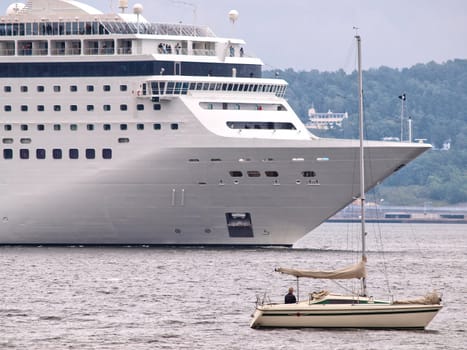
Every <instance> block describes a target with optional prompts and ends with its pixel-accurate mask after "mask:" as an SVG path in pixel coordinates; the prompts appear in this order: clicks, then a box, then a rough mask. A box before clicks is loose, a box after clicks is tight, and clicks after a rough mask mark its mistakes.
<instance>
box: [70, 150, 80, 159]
mask: <svg viewBox="0 0 467 350" xmlns="http://www.w3.org/2000/svg"><path fill="white" fill-rule="evenodd" d="M68 154H69V156H70V159H78V158H79V151H78V149H77V148H70V150H69V151H68Z"/></svg>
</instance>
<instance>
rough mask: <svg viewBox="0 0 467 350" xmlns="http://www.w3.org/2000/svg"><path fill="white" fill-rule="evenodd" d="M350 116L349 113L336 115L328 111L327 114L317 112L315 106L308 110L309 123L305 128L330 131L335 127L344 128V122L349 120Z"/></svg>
mask: <svg viewBox="0 0 467 350" xmlns="http://www.w3.org/2000/svg"><path fill="white" fill-rule="evenodd" d="M348 117H349V115H348V114H347V112H344V113H335V112H332V111H331V110H328V111H327V112H326V113H322V112H316V110H315V108H314V106H313V105H312V106H311V108H310V109H309V110H308V121H307V122H306V124H305V126H306V127H307V128H308V129H314V130H316V129H319V130H328V129H331V128H333V127H335V126H337V127H342V122H343V120H344V119H347V118H348Z"/></svg>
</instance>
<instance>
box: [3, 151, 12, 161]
mask: <svg viewBox="0 0 467 350" xmlns="http://www.w3.org/2000/svg"><path fill="white" fill-rule="evenodd" d="M3 158H4V159H13V150H12V149H10V148H5V149H4V150H3Z"/></svg>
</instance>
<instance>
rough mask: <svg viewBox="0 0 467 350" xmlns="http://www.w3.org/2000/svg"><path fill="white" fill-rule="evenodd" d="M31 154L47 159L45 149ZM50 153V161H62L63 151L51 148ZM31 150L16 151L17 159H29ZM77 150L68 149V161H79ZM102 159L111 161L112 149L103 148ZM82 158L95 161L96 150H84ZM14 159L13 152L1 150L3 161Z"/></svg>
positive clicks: (6, 149) (9, 149)
mask: <svg viewBox="0 0 467 350" xmlns="http://www.w3.org/2000/svg"><path fill="white" fill-rule="evenodd" d="M32 152H33V153H35V155H36V159H46V158H47V150H46V149H45V148H37V149H35V152H34V150H32ZM51 152H52V159H63V150H62V149H61V148H53V149H52V150H51ZM30 153H31V150H29V149H27V148H22V149H19V150H18V156H19V159H30V157H31V155H30ZM79 153H80V151H79V149H78V148H69V149H68V159H79ZM101 155H102V159H112V149H111V148H103V149H102V153H101ZM84 156H85V158H86V159H96V150H95V149H94V148H86V149H85V150H84ZM13 158H14V151H13V150H12V149H11V148H4V149H3V159H8V160H9V159H13Z"/></svg>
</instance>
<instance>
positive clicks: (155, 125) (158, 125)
mask: <svg viewBox="0 0 467 350" xmlns="http://www.w3.org/2000/svg"><path fill="white" fill-rule="evenodd" d="M153 128H154V130H160V129H161V125H160V124H159V123H156V124H153Z"/></svg>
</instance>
